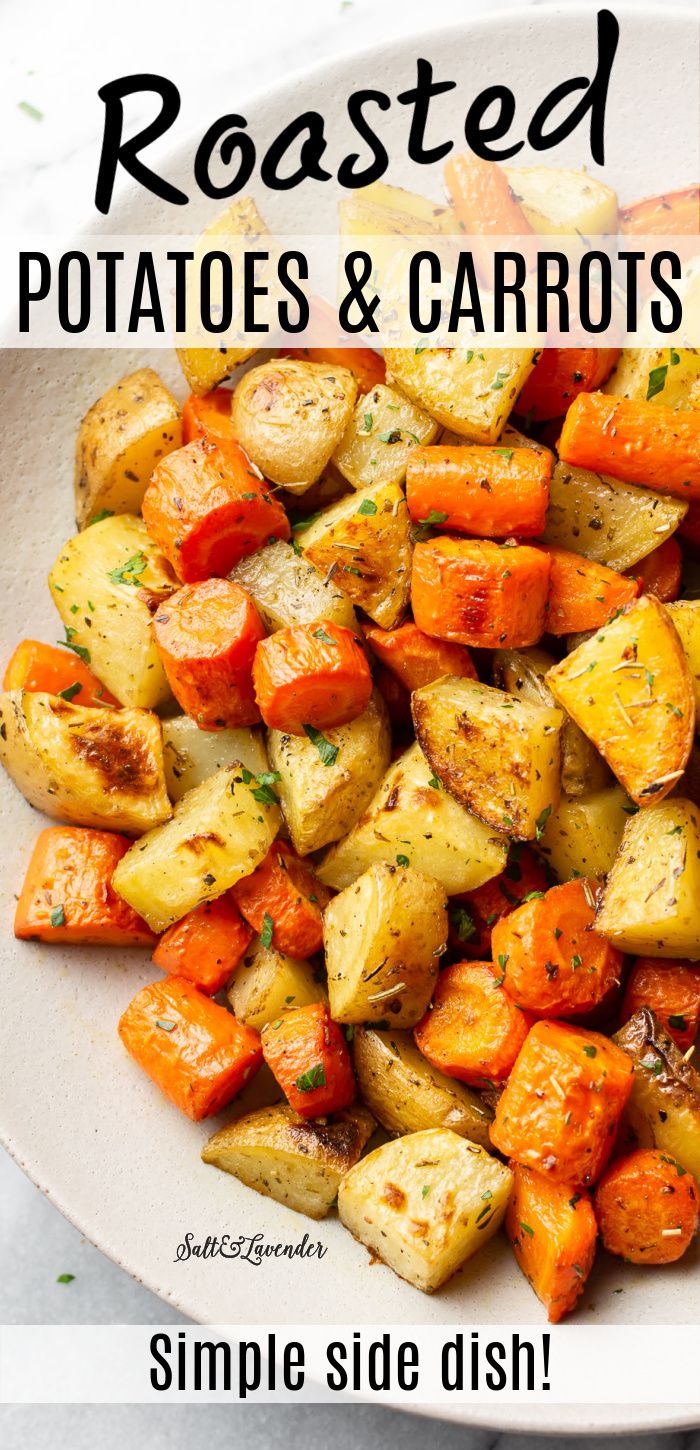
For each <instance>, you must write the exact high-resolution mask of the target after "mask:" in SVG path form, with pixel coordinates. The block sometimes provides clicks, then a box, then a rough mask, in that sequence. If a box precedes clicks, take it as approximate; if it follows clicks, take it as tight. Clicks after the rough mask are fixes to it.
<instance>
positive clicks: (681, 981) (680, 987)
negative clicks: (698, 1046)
mask: <svg viewBox="0 0 700 1450" xmlns="http://www.w3.org/2000/svg"><path fill="white" fill-rule="evenodd" d="M640 1007H650V1008H651V1010H652V1012H653V1013H654V1015H655V1017H658V1019H659V1022H661V1024H662V1026H663V1027H665V1029H666V1031H667V1032H668V1035H669V1037H672V1038H673V1041H674V1042H675V1044H676V1046H677V1047H678V1048H679V1050H680V1051H681V1052H687V1051H688V1048H689V1047H692V1045H693V1043H694V1041H695V1039H696V1037H697V1035H698V1028H699V1027H700V962H685V961H670V960H665V961H658V960H657V958H656V957H638V958H637V961H636V962H635V964H634V966H633V968H632V971H631V972H630V975H629V979H628V982H627V988H626V990H625V996H624V1001H623V1003H622V1013H621V1020H622V1021H623V1022H628V1021H629V1019H630V1017H632V1016H633V1014H634V1013H635V1012H637V1011H638V1010H639V1008H640Z"/></svg>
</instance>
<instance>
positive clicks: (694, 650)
mask: <svg viewBox="0 0 700 1450" xmlns="http://www.w3.org/2000/svg"><path fill="white" fill-rule="evenodd" d="M666 608H667V610H668V612H669V614H670V616H671V619H672V620H673V624H674V627H675V629H676V630H677V632H678V637H679V639H680V642H681V644H682V646H683V653H684V655H685V657H686V660H687V662H688V669H689V670H690V678H691V680H692V682H693V691H694V693H695V728H696V729H697V728H698V721H699V720H700V599H678V600H677V601H676V602H675V603H674V604H667V605H666Z"/></svg>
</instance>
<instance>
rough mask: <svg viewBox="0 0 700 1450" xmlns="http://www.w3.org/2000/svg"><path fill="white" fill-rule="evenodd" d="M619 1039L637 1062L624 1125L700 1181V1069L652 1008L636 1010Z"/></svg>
mask: <svg viewBox="0 0 700 1450" xmlns="http://www.w3.org/2000/svg"><path fill="white" fill-rule="evenodd" d="M614 1041H615V1042H616V1043H617V1045H618V1047H621V1048H622V1049H623V1051H624V1052H626V1053H627V1055H628V1056H629V1057H631V1058H632V1061H633V1062H634V1081H633V1086H632V1096H631V1098H630V1100H629V1102H628V1104H627V1107H626V1109H625V1123H624V1124H623V1130H624V1128H628V1129H629V1130H630V1131H631V1133H632V1137H633V1140H634V1141H635V1143H636V1144H637V1145H638V1146H639V1147H640V1148H658V1149H659V1150H660V1152H662V1153H668V1155H669V1157H671V1158H674V1159H675V1160H676V1161H677V1162H678V1163H680V1164H681V1167H682V1168H685V1169H686V1170H687V1172H688V1173H692V1174H694V1176H695V1178H697V1180H698V1183H700V1073H698V1072H696V1070H695V1068H694V1067H692V1066H691V1064H690V1062H689V1061H688V1062H686V1060H685V1058H684V1057H683V1056H682V1055H681V1053H680V1052H679V1050H678V1048H677V1047H676V1044H675V1042H674V1041H673V1039H672V1038H671V1037H669V1035H668V1032H667V1031H666V1029H665V1028H664V1027H662V1026H661V1023H660V1022H659V1021H658V1020H657V1018H656V1017H655V1016H654V1013H653V1012H652V1011H650V1009H649V1008H648V1007H642V1008H640V1010H639V1011H638V1012H635V1013H634V1016H633V1017H630V1019H629V1022H625V1024H624V1026H623V1027H621V1028H620V1031H619V1032H616V1033H615V1037H614Z"/></svg>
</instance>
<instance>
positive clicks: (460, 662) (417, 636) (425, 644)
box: [362, 620, 476, 693]
mask: <svg viewBox="0 0 700 1450" xmlns="http://www.w3.org/2000/svg"><path fill="white" fill-rule="evenodd" d="M362 632H363V634H364V636H365V639H366V640H368V641H369V643H370V644H371V646H372V649H373V651H374V653H375V655H376V656H377V659H378V660H381V663H382V664H383V665H386V667H387V669H389V670H391V673H392V674H393V675H394V676H395V677H396V679H397V680H399V681H400V682H401V684H402V685H403V686H404V688H405V689H406V690H408V691H409V693H411V692H412V691H413V690H420V688H421V686H422V685H430V684H431V683H432V681H433V680H439V678H440V676H441V675H466V677H467V678H468V679H470V680H475V679H476V670H475V668H474V663H473V660H472V657H471V655H470V654H469V651H468V650H466V649H465V648H464V645H461V644H448V643H447V641H446V640H443V639H431V637H430V635H429V634H424V633H423V631H422V629H419V628H418V625H417V624H413V623H411V621H410V620H409V621H407V622H406V624H400V625H398V627H397V628H396V629H380V628H379V625H378V624H365V625H363V627H362Z"/></svg>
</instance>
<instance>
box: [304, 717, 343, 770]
mask: <svg viewBox="0 0 700 1450" xmlns="http://www.w3.org/2000/svg"><path fill="white" fill-rule="evenodd" d="M304 734H305V735H306V736H308V738H309V740H310V741H311V744H312V745H315V746H316V749H317V751H318V753H319V755H320V757H321V763H322V764H323V765H335V762H336V760H337V759H338V755H339V752H340V746H339V745H332V744H331V742H330V740H326V737H325V735H324V734H323V732H322V731H321V730H316V729H315V728H314V726H313V725H305V726H304Z"/></svg>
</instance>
